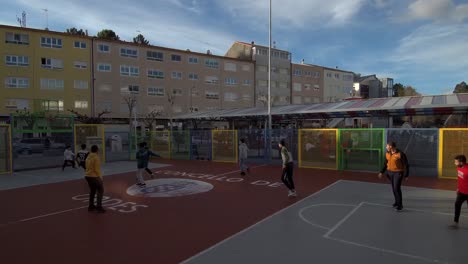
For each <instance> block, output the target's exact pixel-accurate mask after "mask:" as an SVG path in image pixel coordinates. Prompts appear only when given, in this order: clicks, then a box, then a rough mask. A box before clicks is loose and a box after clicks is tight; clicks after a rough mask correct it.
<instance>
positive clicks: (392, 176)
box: [387, 171, 403, 208]
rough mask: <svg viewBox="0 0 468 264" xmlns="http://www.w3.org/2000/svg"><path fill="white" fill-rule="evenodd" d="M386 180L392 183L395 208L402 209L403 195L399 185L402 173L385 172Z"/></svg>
mask: <svg viewBox="0 0 468 264" xmlns="http://www.w3.org/2000/svg"><path fill="white" fill-rule="evenodd" d="M387 175H388V179H389V180H390V182H391V183H392V190H393V196H394V197H395V205H396V207H397V208H403V195H402V193H401V183H402V181H403V173H402V172H393V171H389V172H387Z"/></svg>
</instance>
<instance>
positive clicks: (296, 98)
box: [293, 96, 302, 104]
mask: <svg viewBox="0 0 468 264" xmlns="http://www.w3.org/2000/svg"><path fill="white" fill-rule="evenodd" d="M293 104H302V97H301V96H294V97H293Z"/></svg>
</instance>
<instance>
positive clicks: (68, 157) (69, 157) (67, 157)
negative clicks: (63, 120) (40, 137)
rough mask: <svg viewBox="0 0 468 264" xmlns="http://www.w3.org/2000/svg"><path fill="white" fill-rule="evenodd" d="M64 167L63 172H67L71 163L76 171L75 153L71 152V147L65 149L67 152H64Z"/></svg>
mask: <svg viewBox="0 0 468 264" xmlns="http://www.w3.org/2000/svg"><path fill="white" fill-rule="evenodd" d="M63 159H64V160H63V165H62V171H63V170H65V167H66V166H67V165H68V164H69V163H70V164H71V166H72V167H73V168H74V169H76V167H75V153H73V151H72V150H71V147H70V146H67V147H66V148H65V152H63Z"/></svg>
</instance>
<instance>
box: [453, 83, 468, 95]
mask: <svg viewBox="0 0 468 264" xmlns="http://www.w3.org/2000/svg"><path fill="white" fill-rule="evenodd" d="M453 93H468V85H467V84H466V82H461V83H459V84H457V85H456V86H455V89H453Z"/></svg>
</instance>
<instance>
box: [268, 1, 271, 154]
mask: <svg viewBox="0 0 468 264" xmlns="http://www.w3.org/2000/svg"><path fill="white" fill-rule="evenodd" d="M269 18H270V24H269V34H268V35H269V41H268V150H269V152H270V153H269V154H270V155H269V157H270V159H271V132H272V131H271V127H272V123H271V0H270V16H269Z"/></svg>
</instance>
